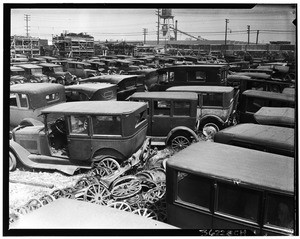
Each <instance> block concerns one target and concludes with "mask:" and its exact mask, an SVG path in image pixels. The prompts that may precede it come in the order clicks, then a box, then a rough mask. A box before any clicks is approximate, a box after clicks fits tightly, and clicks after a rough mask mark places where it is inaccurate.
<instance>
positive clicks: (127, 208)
mask: <svg viewBox="0 0 300 239" xmlns="http://www.w3.org/2000/svg"><path fill="white" fill-rule="evenodd" d="M107 206H109V207H111V208H115V209H119V210H121V211H126V212H131V207H130V205H128V204H127V203H125V202H113V203H110V204H108V205H107Z"/></svg>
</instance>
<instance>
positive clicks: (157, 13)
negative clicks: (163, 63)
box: [156, 8, 159, 45]
mask: <svg viewBox="0 0 300 239" xmlns="http://www.w3.org/2000/svg"><path fill="white" fill-rule="evenodd" d="M156 15H157V43H156V44H157V45H158V44H159V8H157V12H156Z"/></svg>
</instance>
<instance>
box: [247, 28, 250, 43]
mask: <svg viewBox="0 0 300 239" xmlns="http://www.w3.org/2000/svg"><path fill="white" fill-rule="evenodd" d="M247 33H248V45H249V43H250V25H247Z"/></svg>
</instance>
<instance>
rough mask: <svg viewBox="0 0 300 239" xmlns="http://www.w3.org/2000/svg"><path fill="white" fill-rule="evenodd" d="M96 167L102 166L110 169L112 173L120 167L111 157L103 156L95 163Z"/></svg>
mask: <svg viewBox="0 0 300 239" xmlns="http://www.w3.org/2000/svg"><path fill="white" fill-rule="evenodd" d="M95 166H96V168H101V167H104V168H106V169H108V170H110V171H111V172H112V173H113V172H114V171H117V170H119V169H120V165H119V163H118V162H117V161H116V160H115V159H113V158H105V159H103V160H101V161H100V162H97V163H95Z"/></svg>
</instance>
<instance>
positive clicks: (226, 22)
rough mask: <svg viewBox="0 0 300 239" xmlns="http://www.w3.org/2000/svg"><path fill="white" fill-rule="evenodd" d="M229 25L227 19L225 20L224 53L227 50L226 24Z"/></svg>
mask: <svg viewBox="0 0 300 239" xmlns="http://www.w3.org/2000/svg"><path fill="white" fill-rule="evenodd" d="M228 23H229V19H225V53H226V49H227V24H228Z"/></svg>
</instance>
